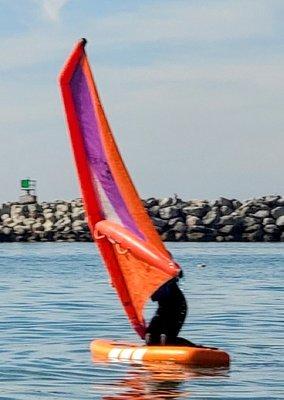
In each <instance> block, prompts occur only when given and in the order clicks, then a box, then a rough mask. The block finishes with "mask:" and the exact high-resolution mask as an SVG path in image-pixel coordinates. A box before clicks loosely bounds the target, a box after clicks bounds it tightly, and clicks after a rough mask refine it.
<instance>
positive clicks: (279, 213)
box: [271, 207, 284, 219]
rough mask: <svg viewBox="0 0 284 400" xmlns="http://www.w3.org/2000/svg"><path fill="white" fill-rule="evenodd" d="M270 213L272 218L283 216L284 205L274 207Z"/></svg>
mask: <svg viewBox="0 0 284 400" xmlns="http://www.w3.org/2000/svg"><path fill="white" fill-rule="evenodd" d="M271 215H272V216H273V218H275V219H277V218H279V217H282V216H284V207H276V208H273V209H272V210H271Z"/></svg>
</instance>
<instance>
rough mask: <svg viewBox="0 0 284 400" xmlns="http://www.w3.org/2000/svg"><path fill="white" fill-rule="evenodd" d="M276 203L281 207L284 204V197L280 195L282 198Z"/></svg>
mask: <svg viewBox="0 0 284 400" xmlns="http://www.w3.org/2000/svg"><path fill="white" fill-rule="evenodd" d="M276 204H277V205H278V206H280V207H282V206H284V197H280V199H278V200H277V203H276Z"/></svg>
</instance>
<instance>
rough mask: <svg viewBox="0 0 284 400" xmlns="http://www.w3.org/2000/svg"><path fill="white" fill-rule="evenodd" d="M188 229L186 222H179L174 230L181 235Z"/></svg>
mask: <svg viewBox="0 0 284 400" xmlns="http://www.w3.org/2000/svg"><path fill="white" fill-rule="evenodd" d="M186 229H187V226H186V225H185V223H184V222H180V221H178V222H177V223H176V224H175V225H174V226H173V230H174V231H176V232H179V233H184V232H185V231H186Z"/></svg>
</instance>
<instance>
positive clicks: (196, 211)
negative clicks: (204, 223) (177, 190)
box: [182, 206, 208, 218]
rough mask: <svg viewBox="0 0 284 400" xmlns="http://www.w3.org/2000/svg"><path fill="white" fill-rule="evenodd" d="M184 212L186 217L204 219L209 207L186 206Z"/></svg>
mask: <svg viewBox="0 0 284 400" xmlns="http://www.w3.org/2000/svg"><path fill="white" fill-rule="evenodd" d="M182 212H183V214H184V215H185V216H187V215H193V216H195V217H198V218H202V217H204V215H205V214H207V212H208V206H207V207H195V206H193V207H191V206H186V207H183V208H182Z"/></svg>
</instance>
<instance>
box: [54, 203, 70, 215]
mask: <svg viewBox="0 0 284 400" xmlns="http://www.w3.org/2000/svg"><path fill="white" fill-rule="evenodd" d="M69 208H70V206H69V204H67V203H63V204H57V205H56V210H57V211H61V212H63V213H67V212H68V211H69Z"/></svg>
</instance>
